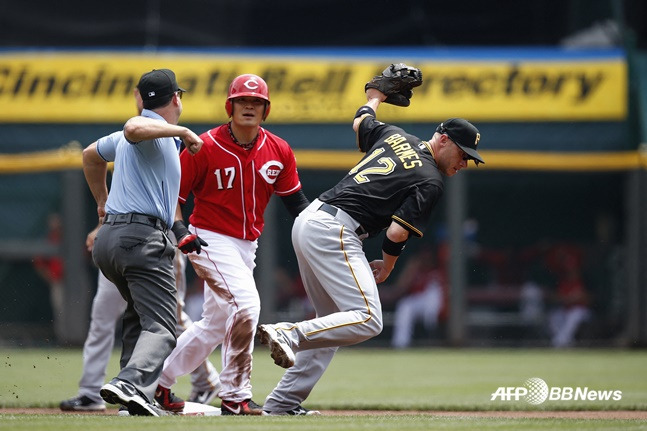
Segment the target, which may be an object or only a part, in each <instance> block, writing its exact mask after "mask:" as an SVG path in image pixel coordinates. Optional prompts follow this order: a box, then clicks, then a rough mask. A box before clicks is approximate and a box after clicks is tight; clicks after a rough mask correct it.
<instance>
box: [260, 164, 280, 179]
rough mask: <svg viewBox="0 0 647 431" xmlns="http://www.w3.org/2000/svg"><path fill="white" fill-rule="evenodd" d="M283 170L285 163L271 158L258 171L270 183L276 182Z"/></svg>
mask: <svg viewBox="0 0 647 431" xmlns="http://www.w3.org/2000/svg"><path fill="white" fill-rule="evenodd" d="M282 170H283V163H281V162H278V161H276V160H269V161H268V162H266V163H265V164H264V165H263V166H261V168H260V169H259V170H258V173H259V174H261V176H262V177H263V178H264V179H265V181H267V183H268V184H274V182H275V181H276V179H277V178H278V177H279V174H280V173H281V171H282Z"/></svg>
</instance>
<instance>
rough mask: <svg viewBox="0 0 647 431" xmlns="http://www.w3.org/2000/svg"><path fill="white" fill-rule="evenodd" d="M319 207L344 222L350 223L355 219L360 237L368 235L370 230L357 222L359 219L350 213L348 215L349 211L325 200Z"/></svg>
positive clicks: (356, 231) (356, 230)
mask: <svg viewBox="0 0 647 431" xmlns="http://www.w3.org/2000/svg"><path fill="white" fill-rule="evenodd" d="M318 209H319V210H320V211H323V212H327V213H328V214H330V215H331V216H333V217H335V218H336V219H338V220H340V221H342V222H345V223H348V221H353V222H354V223H355V224H357V229H355V233H356V234H357V236H358V237H360V239H364V238H366V237H368V232H366V229H364V228H363V227H362V225H361V224H359V223H357V221H356V220H355V219H354V218H352V217H351V216H350V215H348V213H346V212H345V211H343V210H340V209H339V208H337V207H335V206H332V205H330V204H327V203H325V202H324V203H322V204H321V206H320V207H319V208H318Z"/></svg>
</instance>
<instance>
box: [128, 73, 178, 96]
mask: <svg viewBox="0 0 647 431" xmlns="http://www.w3.org/2000/svg"><path fill="white" fill-rule="evenodd" d="M137 89H138V90H139V94H141V96H142V100H153V99H157V98H159V97H164V96H168V95H169V94H173V93H175V92H176V91H182V92H184V91H186V90H185V89H183V88H181V87H180V86H179V85H177V81H176V80H175V73H173V71H172V70H170V69H153V70H151V71H150V72H147V73H144V74H143V75H142V77H141V78H140V79H139V84H137Z"/></svg>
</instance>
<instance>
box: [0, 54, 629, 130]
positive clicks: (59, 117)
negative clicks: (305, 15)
mask: <svg viewBox="0 0 647 431" xmlns="http://www.w3.org/2000/svg"><path fill="white" fill-rule="evenodd" d="M399 61H403V62H405V63H408V64H410V65H414V66H416V67H419V68H420V69H421V70H422V73H423V85H422V86H420V87H418V88H416V89H415V90H414V96H413V98H412V102H411V106H410V107H408V108H402V107H395V106H389V105H383V106H381V107H380V114H379V115H380V119H381V120H383V121H393V122H395V121H398V122H437V121H442V120H444V119H446V118H449V117H453V116H460V117H465V118H468V119H470V120H473V121H592V120H611V121H620V120H623V119H624V118H625V117H626V113H627V66H626V61H625V59H624V58H623V57H621V56H617V57H601V58H592V59H591V58H588V59H587V58H584V59H582V58H577V57H574V58H572V59H569V58H568V57H564V56H559V57H558V58H556V59H551V58H549V57H547V58H521V59H519V60H511V59H498V60H497V59H494V60H486V59H485V60H484V59H483V58H482V57H479V58H477V59H469V58H465V59H447V60H442V59H436V60H434V59H431V58H429V59H426V58H423V59H417V60H408V59H406V58H403V59H401V60H399ZM387 65H388V62H385V61H383V60H380V59H375V58H359V59H355V60H352V59H349V58H348V57H339V58H335V57H334V56H329V57H324V56H313V57H311V58H309V57H308V56H305V55H298V56H296V55H293V56H290V55H284V56H282V55H278V54H273V55H259V54H255V55H251V54H250V55H240V56H239V55H234V54H210V53H181V52H176V53H128V52H92V51H88V52H55V51H52V52H50V51H44V52H26V53H20V52H7V53H1V54H0V103H1V106H2V109H0V123H48V122H54V123H56V122H60V123H121V122H123V121H124V120H125V119H127V118H128V117H130V116H132V115H133V114H134V113H135V105H134V99H133V97H132V92H133V89H134V87H135V85H136V84H137V82H138V80H139V77H140V76H141V74H142V73H144V72H147V71H149V70H152V69H154V68H170V69H173V70H174V71H175V72H176V74H177V78H178V82H179V84H180V86H181V87H183V88H185V89H187V90H188V93H187V94H186V95H185V97H184V99H183V102H184V113H183V115H182V119H181V121H182V123H214V124H217V123H222V122H224V121H226V120H227V117H226V113H225V109H224V104H225V98H226V95H227V88H228V85H229V83H230V82H231V80H232V79H233V78H234V77H235V76H237V75H239V74H242V73H255V74H257V75H260V76H262V77H263V78H264V79H265V80H266V81H267V83H268V85H269V88H270V98H271V101H272V112H271V114H270V117H269V118H268V122H269V123H283V124H290V123H348V122H350V120H351V119H352V117H353V115H354V113H355V111H356V110H357V108H358V107H359V106H360V105H361V104H363V103H364V102H365V100H366V99H365V96H364V91H363V88H364V84H365V83H366V82H367V81H368V80H370V78H371V77H372V76H374V75H376V74H378V73H380V71H381V70H382V69H384V67H386V66H387Z"/></svg>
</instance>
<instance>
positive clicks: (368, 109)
mask: <svg viewBox="0 0 647 431" xmlns="http://www.w3.org/2000/svg"><path fill="white" fill-rule="evenodd" d="M364 114H369V115H372V116H373V117H375V111H374V110H373V108H371V107H370V106H366V105H364V106H362V107H361V108H359V109H358V110H357V112H356V113H355V118H357V117H361V116H362V115H364Z"/></svg>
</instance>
